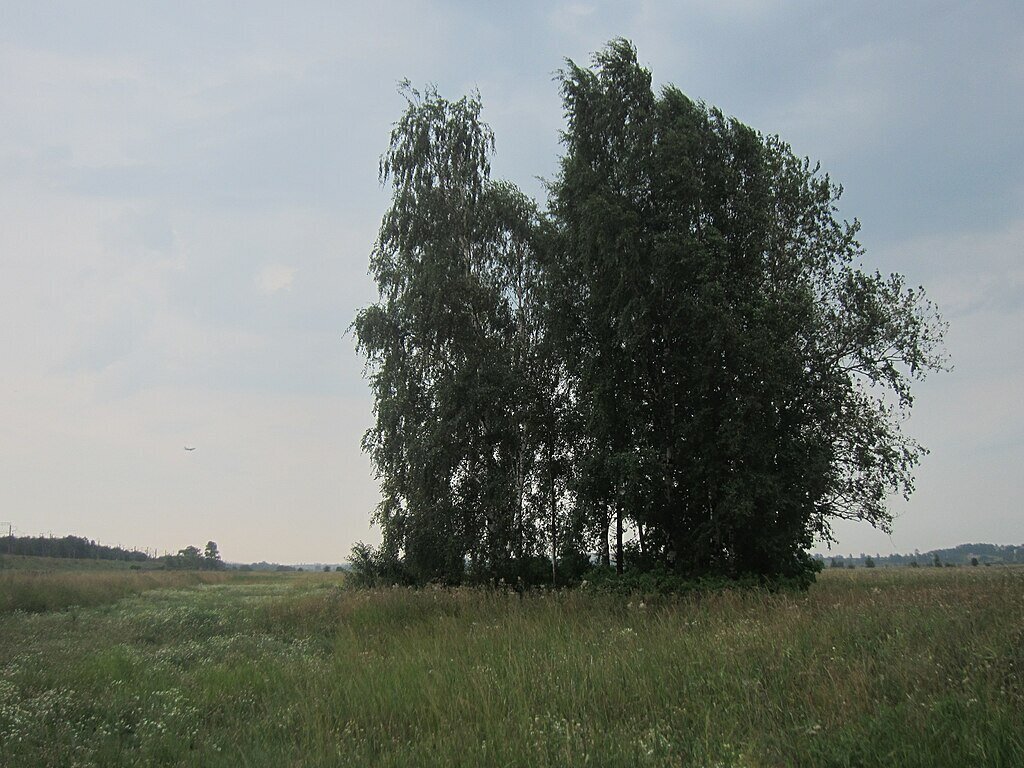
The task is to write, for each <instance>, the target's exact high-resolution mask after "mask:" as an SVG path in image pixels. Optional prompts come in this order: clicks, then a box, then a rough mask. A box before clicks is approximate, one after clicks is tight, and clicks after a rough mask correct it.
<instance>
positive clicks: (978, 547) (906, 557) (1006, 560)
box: [816, 544, 1024, 568]
mask: <svg viewBox="0 0 1024 768" xmlns="http://www.w3.org/2000/svg"><path fill="white" fill-rule="evenodd" d="M816 557H817V558H818V559H819V560H821V561H822V562H823V563H824V565H825V566H831V565H835V566H841V567H849V566H856V567H865V566H866V567H869V568H870V567H872V566H878V567H882V566H893V565H907V566H914V565H918V566H928V565H935V564H936V562H938V564H940V565H974V564H978V565H995V564H1004V565H1007V564H1019V563H1024V544H1020V545H1017V544H958V545H957V546H955V547H949V548H947V549H933V550H929V551H928V552H920V551H918V550H916V549H915V550H914V551H913V553H909V554H899V553H896V554H892V555H880V554H874V555H868V554H865V553H863V552H861V553H860V554H859V555H857V556H854V555H852V554H850V555H846V556H845V557H844V556H843V555H834V556H831V557H826V556H824V555H816Z"/></svg>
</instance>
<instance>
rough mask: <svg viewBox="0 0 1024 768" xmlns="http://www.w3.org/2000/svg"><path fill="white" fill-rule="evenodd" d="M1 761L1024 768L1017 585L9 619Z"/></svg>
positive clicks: (200, 591)
mask: <svg viewBox="0 0 1024 768" xmlns="http://www.w3.org/2000/svg"><path fill="white" fill-rule="evenodd" d="M0 659H8V660H9V661H8V662H7V664H6V666H3V667H0V764H5V765H12V766H19V765H26V766H27V765H32V766H35V765H41V766H46V765H68V764H71V763H77V764H80V765H196V766H199V765H202V766H234V765H248V766H277V765H318V766H321V765H322V766H330V765H339V766H340V765H381V766H417V765H444V766H448V765H452V766H538V765H539V766H545V765H546V766H575V765H595V766H636V765H639V766H690V765H694V766H746V767H748V768H750V767H754V766H789V765H798V766H873V765H898V766H954V765H955V766H962V765H985V766H1019V765H1024V725H1022V724H1024V684H1022V677H1021V671H1022V668H1024V571H1013V570H1009V569H1005V570H1004V569H994V568H990V569H963V568H962V569H919V570H916V571H915V570H911V569H905V570H903V569H901V570H896V569H874V570H873V571H864V570H861V571H856V572H847V571H843V572H826V573H825V574H822V576H821V578H820V581H819V583H818V584H816V585H815V586H813V587H812V588H811V590H810V591H808V592H806V593H796V594H793V593H791V594H767V593H763V592H731V591H724V592H719V593H714V594H711V595H704V596H690V597H687V598H685V599H672V598H664V597H661V598H655V599H645V598H643V597H639V596H634V597H618V596H612V595H608V594H592V593H588V592H587V591H586V590H577V591H573V592H565V593H551V592H546V593H536V594H533V595H527V596H525V597H523V598H520V597H518V596H517V595H515V594H507V593H503V592H493V591H484V590H473V589H459V590H429V589H428V590H420V591H414V590H406V589H394V590H390V589H389V590H353V589H346V588H345V587H344V585H343V582H341V581H340V580H339V579H338V578H337V577H333V576H332V577H330V578H326V577H315V578H314V577H307V578H303V577H302V576H301V575H300V576H298V577H293V578H271V579H268V580H266V581H265V582H263V583H258V584H240V583H235V584H211V585H206V586H201V587H199V588H197V589H193V590H176V591H154V592H150V593H147V594H145V595H142V596H139V597H135V598H130V599H128V600H125V601H122V602H120V603H117V604H116V605H110V606H107V607H104V608H99V609H95V610H94V611H91V612H90V611H82V612H78V614H77V618H76V617H75V616H74V615H71V614H67V613H53V614H43V615H35V616H29V615H26V614H9V615H7V616H6V617H4V616H0Z"/></svg>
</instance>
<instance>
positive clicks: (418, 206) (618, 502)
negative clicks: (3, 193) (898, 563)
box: [353, 40, 944, 583]
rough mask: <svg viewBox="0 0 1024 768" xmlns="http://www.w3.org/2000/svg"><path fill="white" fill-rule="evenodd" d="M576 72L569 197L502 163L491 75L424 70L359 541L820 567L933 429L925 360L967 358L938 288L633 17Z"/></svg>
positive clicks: (368, 348)
mask: <svg viewBox="0 0 1024 768" xmlns="http://www.w3.org/2000/svg"><path fill="white" fill-rule="evenodd" d="M559 80H560V83H561V90H562V96H563V102H564V107H565V114H566V119H567V125H566V130H565V132H564V134H563V143H564V147H565V154H564V156H563V157H562V160H561V168H560V172H559V174H558V177H557V178H556V179H555V180H554V181H553V182H552V183H551V184H550V185H549V193H550V199H549V201H548V206H547V210H546V211H543V212H542V211H541V210H540V209H539V207H538V206H537V204H536V203H534V202H533V201H532V200H530V199H528V198H527V197H526V196H525V195H523V193H522V192H520V191H519V190H518V189H517V188H516V187H515V186H513V185H512V184H509V183H508V182H502V181H494V180H492V179H491V178H490V167H489V157H490V154H491V152H492V151H493V147H494V137H493V134H492V133H491V131H490V129H489V128H488V126H487V125H486V124H485V123H483V122H482V120H481V119H480V112H481V104H480V100H479V97H478V96H476V95H474V96H470V97H466V98H463V99H461V100H459V101H455V102H452V101H447V100H445V99H443V98H442V97H441V96H439V95H438V94H437V93H436V91H434V90H428V91H426V92H425V93H419V92H417V91H415V90H414V89H412V88H411V87H409V86H408V85H406V86H405V88H404V91H403V92H404V93H405V95H406V98H407V108H406V110H405V113H404V114H403V116H402V118H401V119H400V120H399V121H398V122H397V123H396V125H395V127H394V130H393V132H392V135H391V143H390V146H389V148H388V150H387V152H386V153H385V154H384V156H383V158H382V160H381V179H382V182H384V183H389V184H390V185H391V187H392V192H393V198H392V205H391V208H390V209H389V210H388V211H387V213H386V214H385V216H384V219H383V222H382V224H381V229H380V234H379V237H378V240H377V243H376V246H375V248H374V251H373V254H372V257H371V272H372V274H373V276H374V278H375V279H376V281H377V285H378V287H379V291H380V299H379V301H378V302H377V303H375V304H373V305H371V306H370V307H368V308H366V309H364V310H363V311H361V312H360V313H359V314H358V316H357V317H356V319H355V321H354V323H353V326H354V331H355V336H356V340H357V347H358V349H359V350H360V351H361V352H362V353H363V354H364V355H365V357H366V361H367V373H368V376H369V379H370V382H371V386H372V389H373V393H374V398H375V417H376V418H375V423H374V426H373V427H371V428H370V430H368V432H367V433H366V435H365V437H364V439H363V446H364V448H365V450H367V451H368V452H369V454H370V456H371V458H372V460H373V464H374V466H375V468H376V472H377V475H378V478H379V480H380V484H381V490H382V501H381V503H380V505H379V507H378V508H377V511H376V513H375V521H376V522H377V523H378V524H379V525H380V527H381V531H382V539H383V543H382V545H381V547H380V548H379V549H378V550H373V549H370V548H367V547H364V546H360V547H357V549H356V551H355V552H354V560H355V563H356V565H357V566H358V567H362V568H363V569H364V570H368V571H375V572H378V573H388V574H391V575H392V576H393V577H396V578H405V579H408V580H410V581H414V582H423V581H429V580H440V581H444V582H449V583H458V582H463V581H481V580H492V579H498V578H506V579H511V578H517V577H518V578H523V579H525V580H527V581H537V580H540V579H542V578H546V579H552V578H557V575H558V572H559V570H560V569H561V570H562V571H563V572H566V573H569V572H576V571H578V569H579V568H580V567H585V566H587V565H588V564H590V563H592V562H593V563H596V564H601V565H606V566H610V565H611V564H612V563H614V564H615V565H616V567H617V569H618V570H619V571H620V572H621V571H622V570H624V569H625V568H628V567H635V568H644V567H650V566H655V565H662V566H667V567H670V568H672V569H674V570H675V571H677V572H679V573H682V574H685V575H704V574H718V575H726V576H739V575H758V576H766V577H774V576H787V575H800V574H804V573H806V572H808V571H809V570H811V569H813V567H814V564H813V561H812V560H811V558H810V557H809V555H808V554H807V550H808V548H809V547H810V546H811V544H812V542H813V541H814V539H815V538H819V539H827V538H828V537H829V535H830V531H831V528H830V523H831V521H833V520H835V519H837V518H844V519H856V520H864V521H867V522H868V523H870V524H872V525H875V526H878V527H881V528H886V527H887V526H888V525H889V523H890V521H891V515H890V513H889V512H888V511H887V509H886V505H885V501H886V498H887V496H889V495H890V494H892V493H902V494H904V495H908V494H909V493H910V492H911V490H912V486H913V479H912V474H911V473H912V469H913V467H914V466H915V465H916V463H917V462H918V461H919V459H920V457H921V455H922V453H923V449H922V448H921V447H920V446H919V445H918V444H917V443H915V442H914V441H913V440H911V439H910V438H908V437H907V436H905V435H904V434H903V432H902V431H901V421H902V420H903V418H904V416H905V415H906V413H907V412H908V411H909V408H910V406H911V404H912V396H911V392H910V384H911V382H912V380H914V379H920V378H922V377H923V376H924V375H925V374H926V373H927V372H928V371H931V370H935V369H938V368H941V367H942V366H943V365H944V358H943V352H942V347H941V340H942V333H943V324H942V323H941V321H940V319H939V317H938V315H937V313H936V311H935V309H934V307H933V306H932V305H931V304H930V303H929V302H928V301H927V300H926V299H925V297H924V296H923V293H922V291H921V290H920V289H911V288H908V287H907V286H906V285H905V282H904V280H903V278H902V277H900V276H899V275H890V276H883V275H881V274H879V273H877V272H867V271H864V270H863V269H862V268H861V266H860V264H859V262H860V257H861V255H862V253H861V248H860V246H859V244H858V243H857V240H856V233H857V224H856V222H854V223H853V224H848V223H846V222H844V221H840V220H838V219H837V218H836V201H837V199H838V197H839V195H840V193H841V189H840V188H839V187H837V186H836V185H835V184H833V183H832V182H831V180H830V179H829V177H828V176H827V175H823V174H821V173H820V172H819V169H818V168H817V166H811V165H810V163H809V162H808V161H807V160H802V159H799V158H797V157H796V156H795V155H794V154H793V153H792V151H791V150H790V148H789V146H787V145H786V144H785V143H784V142H782V141H781V140H780V139H779V138H777V137H771V136H762V135H761V134H759V133H757V132H756V131H754V130H753V129H751V128H749V127H747V126H745V125H743V124H741V123H739V122H737V121H736V120H733V119H729V118H726V117H725V116H724V115H723V114H722V113H721V112H720V111H719V110H717V109H714V108H709V107H707V106H705V105H703V104H700V103H695V102H693V101H691V100H690V99H688V98H687V97H686V96H684V95H683V94H682V93H681V92H680V91H679V90H678V89H676V88H674V87H671V86H669V87H667V88H664V89H662V90H661V92H660V93H655V91H654V90H653V88H652V84H651V75H650V72H648V71H647V70H646V69H645V68H643V67H642V66H640V65H639V63H638V61H637V56H636V51H635V49H634V48H633V46H632V45H631V44H630V43H628V42H627V41H624V40H618V41H614V42H612V43H610V44H609V46H608V47H607V48H606V49H604V50H603V51H602V52H600V53H598V54H597V55H596V56H595V57H594V60H593V63H592V66H590V67H581V66H577V65H576V64H574V63H573V62H571V61H569V62H567V64H566V67H565V68H564V69H563V70H562V71H561V73H560V76H559Z"/></svg>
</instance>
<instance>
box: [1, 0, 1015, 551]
mask: <svg viewBox="0 0 1024 768" xmlns="http://www.w3.org/2000/svg"><path fill="white" fill-rule="evenodd" d="M370 5H371V4H370V3H351V4H345V3H340V2H324V3H303V2H292V3H287V4H285V3H273V4H269V3H258V2H249V3H215V2H174V3H150V2H141V1H140V0H132V1H131V2H124V3H111V2H103V1H102V0H94V1H93V2H89V3H80V2H68V3H43V2H39V0H31V1H30V2H13V1H12V0H5V2H3V4H2V5H0V519H3V520H5V521H6V520H10V521H12V522H13V524H14V526H15V527H16V529H17V531H18V533H21V534H26V535H27V534H38V533H49V532H52V533H53V534H55V535H64V534H67V533H73V534H77V535H83V536H87V537H89V538H95V539H97V540H98V541H101V542H104V543H110V544H117V543H120V544H123V545H126V546H127V545H130V546H137V547H150V548H156V549H158V550H172V551H175V550H177V549H180V548H181V547H184V546H186V545H188V544H196V545H199V546H202V545H203V544H205V542H206V541H207V540H209V539H213V540H216V541H217V542H218V543H219V544H220V549H221V552H222V554H223V556H224V557H225V559H227V560H232V561H253V560H261V559H267V560H276V561H280V562H311V561H330V562H335V561H340V560H343V559H345V557H346V556H347V554H348V551H349V548H350V547H351V545H352V543H353V542H355V541H356V540H360V539H362V540H366V541H376V540H377V534H376V532H375V531H374V530H372V529H371V528H370V526H369V516H370V513H371V510H372V508H373V507H374V505H375V503H376V500H377V488H376V484H375V482H374V480H373V478H372V475H371V472H370V467H369V463H368V461H367V459H366V458H365V457H364V456H363V455H362V454H361V453H360V450H359V439H360V436H361V434H362V432H363V431H364V430H365V429H366V427H367V426H368V425H369V423H370V419H371V400H370V397H369V392H368V388H367V386H366V383H365V382H364V380H363V379H362V377H361V371H362V365H361V362H360V360H359V359H358V358H357V357H356V355H355V353H354V351H353V344H352V339H351V337H348V336H346V335H345V330H346V328H347V326H348V324H349V323H350V322H351V320H352V318H353V315H354V313H355V312H356V310H357V309H358V308H360V307H362V306H365V305H366V304H368V303H370V302H371V301H373V300H374V299H375V297H376V293H375V290H374V286H373V284H372V282H371V281H370V279H369V278H368V276H367V274H366V271H367V259H368V255H369V252H370V248H371V246H372V243H373V240H374V237H375V234H376V230H377V227H378V224H379V221H380V217H381V214H382V213H383V211H384V209H385V207H386V206H387V203H388V198H387V194H386V191H385V190H382V189H381V188H380V186H379V184H378V180H377V163H378V159H379V156H380V154H381V152H382V151H383V150H384V149H385V147H386V145H387V140H388V133H389V131H390V127H391V124H392V122H393V121H394V120H396V119H397V117H398V116H399V114H400V112H401V110H402V108H403V103H404V102H403V101H402V99H401V97H400V96H399V95H398V94H397V92H396V88H395V86H396V83H397V82H398V81H399V80H401V79H402V78H406V77H407V78H409V79H411V80H412V81H413V82H414V83H416V84H420V85H422V84H425V83H436V84H437V86H438V88H439V90H440V91H441V93H442V94H443V95H446V96H448V97H452V98H456V97H458V96H460V95H462V94H464V93H465V92H467V91H468V90H470V89H472V88H478V89H479V90H480V93H481V95H482V98H483V102H484V116H485V119H486V120H488V121H489V122H490V123H491V125H492V126H493V128H494V130H495V133H496V136H497V155H496V157H495V159H494V163H493V173H494V175H495V176H497V177H504V178H508V179H510V180H512V181H514V182H516V183H518V184H519V185H520V186H522V187H523V188H524V189H525V190H526V191H528V192H530V193H531V194H535V195H538V194H540V193H541V189H542V187H541V184H540V182H539V181H538V177H549V178H550V177H551V176H552V175H553V173H554V171H555V168H556V163H557V157H558V155H559V152H560V147H559V143H558V132H559V129H560V128H561V127H562V110H561V104H560V101H559V98H558V93H557V87H556V85H555V83H553V82H552V75H553V73H554V71H555V70H557V69H558V68H559V67H560V66H561V65H562V63H563V61H564V59H565V58H566V57H568V58H572V59H574V60H576V61H577V62H586V61H588V59H589V56H590V54H591V53H592V52H594V51H595V50H597V49H598V48H600V47H601V46H602V45H603V44H604V43H605V42H606V41H607V40H609V39H610V38H612V37H616V36H625V37H628V38H630V39H632V40H633V42H634V43H635V44H636V46H637V48H638V50H639V56H640V59H641V61H642V62H643V63H644V64H645V65H646V66H648V67H649V68H650V69H651V70H652V72H653V74H654V79H655V82H656V83H658V84H664V83H668V82H671V83H674V84H676V85H677V86H679V87H680V88H681V89H682V90H683V91H684V92H685V93H687V94H688V95H690V96H691V97H693V98H696V99H702V100H704V101H706V102H708V103H711V104H715V105H717V106H719V107H721V108H722V109H723V110H724V111H725V112H727V113H729V114H732V115H735V116H736V117H737V118H739V119H740V120H742V121H743V122H746V123H748V124H749V125H752V126H754V127H755V128H757V129H758V130H760V131H762V132H764V133H778V134H780V135H781V136H782V137H783V138H784V139H786V140H787V141H789V142H790V144H791V145H792V146H793V148H794V150H795V151H796V152H797V153H798V154H800V155H807V156H809V157H810V158H811V159H812V160H817V161H821V163H822V166H823V168H824V169H825V170H827V171H828V172H829V173H830V174H831V176H832V177H833V178H834V179H835V180H837V181H839V182H840V183H842V184H843V185H844V186H845V188H846V194H845V195H844V197H843V202H842V208H841V213H842V215H843V216H845V217H847V218H853V217H857V218H859V219H860V221H861V222H862V224H863V230H862V237H861V241H862V243H863V244H864V246H865V248H866V250H867V256H866V264H867V266H869V267H870V268H877V269H880V270H881V271H883V272H888V271H898V272H902V273H904V274H905V275H906V276H907V277H908V279H909V280H910V281H911V283H912V284H918V283H919V284H922V285H924V286H925V288H926V290H927V291H928V292H929V293H930V295H931V297H932V298H933V299H935V300H936V301H937V303H938V304H939V306H940V308H941V309H942V311H943V314H944V316H945V318H946V319H947V320H948V321H949V323H950V331H949V335H948V349H949V352H950V354H951V356H952V359H953V362H954V364H955V366H956V368H955V371H954V372H953V373H951V374H945V375H936V376H934V377H933V378H931V379H929V380H928V381H927V382H926V383H925V384H924V385H921V386H919V387H918V388H917V403H916V407H915V412H914V416H913V417H912V419H911V421H910V424H909V425H908V431H909V432H910V433H911V434H912V435H914V436H915V437H917V438H919V439H920V440H921V441H922V442H923V443H924V444H925V445H927V446H928V447H929V448H930V449H931V454H930V455H929V456H927V457H926V458H925V461H924V463H923V465H922V467H921V468H920V470H919V472H918V482H917V493H916V494H915V496H914V497H913V499H912V500H911V501H910V502H909V503H903V502H899V503H898V504H895V505H894V506H895V510H896V511H897V512H898V514H899V517H898V519H897V520H896V522H895V526H894V531H893V534H892V537H891V538H890V537H888V536H885V535H883V534H879V533H877V532H874V531H872V530H871V529H870V528H868V527H866V526H852V525H844V526H842V527H841V528H839V533H840V543H839V545H838V546H837V548H836V549H837V551H840V552H853V553H855V554H856V553H859V552H861V551H865V552H869V553H874V552H883V553H885V552H889V551H892V550H897V551H907V550H913V549H914V548H915V547H916V548H920V549H921V550H926V549H930V548H934V547H940V546H948V545H954V544H957V543H961V542H967V541H991V542H996V543H1017V544H1019V543H1021V542H1024V514H1021V497H1022V491H1024V480H1022V478H1024V471H1022V467H1024V414H1022V407H1021V404H1022V392H1024V149H1022V146H1024V144H1022V142H1021V136H1022V130H1024V128H1022V126H1024V55H1022V53H1021V52H1022V51H1024V4H1022V3H1020V2H1019V0H1006V2H984V3H967V2H963V3H948V2H940V1H937V0H935V1H930V2H914V1H913V0H904V1H903V2H899V3H893V2H891V0H887V1H886V2H856V1H854V2H847V3H820V2H757V1H756V0H708V1H707V2H696V1H693V2H633V3H611V2H609V3H600V2H577V3H561V4H560V3H541V2H533V3H531V2H520V3H486V2H465V3H461V2H433V3H427V2H423V3H413V2H409V3H377V4H375V5H376V7H375V8H374V9H371V8H370V7H369V6H370ZM185 445H190V446H195V448H196V450H195V451H193V452H186V451H184V450H183V447H184V446H185Z"/></svg>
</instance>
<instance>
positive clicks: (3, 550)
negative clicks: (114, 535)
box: [0, 536, 149, 562]
mask: <svg viewBox="0 0 1024 768" xmlns="http://www.w3.org/2000/svg"><path fill="white" fill-rule="evenodd" d="M0 554H8V555H31V556H34V557H61V558H82V559H95V560H128V561H132V562H142V561H144V560H148V559H149V555H147V554H146V553H145V552H139V551H137V550H134V549H124V548H122V547H108V546H106V545H104V544H97V543H96V542H95V541H91V540H90V539H86V538H83V537H82V536H60V537H57V538H54V537H53V536H4V537H2V538H0Z"/></svg>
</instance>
